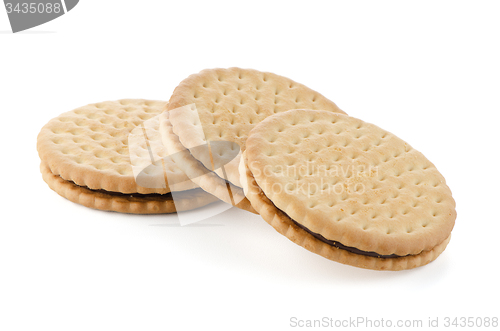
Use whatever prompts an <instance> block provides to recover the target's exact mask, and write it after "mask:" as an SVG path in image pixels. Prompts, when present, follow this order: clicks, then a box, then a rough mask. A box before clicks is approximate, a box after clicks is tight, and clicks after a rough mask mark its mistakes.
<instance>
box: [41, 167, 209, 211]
mask: <svg viewBox="0 0 500 331" xmlns="http://www.w3.org/2000/svg"><path fill="white" fill-rule="evenodd" d="M40 171H41V173H42V177H43V180H44V181H45V182H46V183H47V184H48V185H49V187H50V188H51V189H52V190H54V191H55V192H56V193H57V194H59V195H60V196H62V197H64V198H66V199H68V200H70V201H72V202H75V203H78V204H80V205H83V206H85V207H89V208H94V209H99V210H105V211H115V212H120V213H130V214H170V213H175V212H180V211H187V210H192V209H196V208H199V207H203V206H205V205H208V204H210V203H212V202H215V201H218V199H217V198H216V197H214V196H212V195H210V194H208V193H206V192H205V191H203V190H202V189H198V188H197V189H191V190H187V191H182V192H177V193H175V203H174V199H173V197H172V194H171V193H167V194H123V193H118V192H108V191H104V190H91V189H89V188H86V187H83V186H78V185H76V184H75V183H73V182H71V181H67V180H64V179H62V178H61V177H60V176H58V175H55V174H53V173H52V172H51V171H50V169H49V167H48V166H47V165H46V164H45V163H43V162H42V163H41V164H40Z"/></svg>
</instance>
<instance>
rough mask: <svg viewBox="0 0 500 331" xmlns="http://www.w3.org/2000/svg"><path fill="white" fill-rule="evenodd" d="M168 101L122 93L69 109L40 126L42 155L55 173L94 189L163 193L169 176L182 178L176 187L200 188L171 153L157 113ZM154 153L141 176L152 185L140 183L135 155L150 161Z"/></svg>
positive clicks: (177, 179)
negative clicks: (134, 141)
mask: <svg viewBox="0 0 500 331" xmlns="http://www.w3.org/2000/svg"><path fill="white" fill-rule="evenodd" d="M166 106H167V103H166V102H164V101H152V100H142V99H123V100H117V101H106V102H100V103H95V104H89V105H87V106H83V107H80V108H77V109H75V110H72V111H69V112H66V113H64V114H62V115H60V116H58V117H56V118H54V119H52V120H50V121H49V122H48V123H47V124H46V125H45V126H44V127H43V128H42V130H41V131H40V133H39V135H38V141H37V150H38V153H39V156H40V158H41V160H42V162H44V163H45V164H46V165H47V167H48V168H49V169H50V171H51V173H53V174H55V175H59V176H60V177H61V178H63V179H64V180H67V181H72V182H74V183H75V184H77V185H79V186H83V187H87V188H89V189H93V190H106V191H111V192H121V193H142V194H149V193H160V194H164V193H168V192H170V191H171V188H170V187H169V186H168V183H166V181H165V178H168V181H169V182H170V181H171V180H172V181H174V182H178V183H180V184H179V185H178V186H176V191H177V190H179V191H182V190H187V189H191V188H195V187H197V186H196V185H195V184H194V183H192V182H191V181H189V179H188V178H187V176H186V175H185V174H184V173H183V171H182V170H180V169H179V168H178V167H177V166H176V165H175V163H174V162H173V161H172V160H171V159H170V158H166V156H167V152H166V150H165V148H164V147H163V144H162V143H161V138H160V137H159V132H158V126H159V122H158V119H157V118H156V117H157V116H158V115H159V114H160V113H161V112H162V111H164V110H165V108H166ZM144 123H147V125H144ZM134 129H135V130H134ZM134 137H136V138H142V140H137V141H139V143H138V145H137V146H134V148H130V147H131V146H129V139H132V138H134ZM144 137H147V138H146V139H144ZM131 152H132V154H131ZM150 154H152V156H153V158H154V159H155V160H158V162H155V163H154V164H152V165H151V166H150V167H149V168H148V169H146V170H145V171H146V172H145V173H144V174H143V175H144V176H143V177H142V179H144V182H146V183H149V184H151V185H146V186H140V185H138V184H136V180H135V177H134V173H133V168H132V163H131V160H136V161H137V160H138V161H137V162H139V163H140V162H149V161H150V160H151V158H150ZM144 166H145V165H144Z"/></svg>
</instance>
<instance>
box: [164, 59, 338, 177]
mask: <svg viewBox="0 0 500 331" xmlns="http://www.w3.org/2000/svg"><path fill="white" fill-rule="evenodd" d="M191 104H194V105H195V106H196V107H195V109H194V107H193V108H190V107H184V106H187V105H191ZM180 107H183V108H182V109H177V110H176V108H180ZM297 108H309V109H321V110H327V111H332V112H338V113H343V111H342V110H340V109H339V108H338V107H337V106H336V105H335V104H334V103H333V102H332V101H330V100H328V99H327V98H325V97H324V96H323V95H321V94H319V93H318V92H316V91H313V90H311V89H310V88H308V87H306V86H304V85H302V84H299V83H297V82H294V81H292V80H291V79H288V78H286V77H282V76H278V75H276V74H272V73H268V72H260V71H257V70H252V69H240V68H229V69H207V70H203V71H201V72H200V73H198V74H194V75H191V76H189V77H188V78H186V79H185V80H184V81H182V82H181V83H180V84H179V86H177V87H176V89H175V90H174V92H173V94H172V96H171V98H170V101H169V105H168V109H169V110H170V121H171V124H172V127H173V132H174V133H175V134H176V135H178V136H179V139H180V142H181V143H182V144H183V145H184V146H185V147H186V148H188V149H190V150H192V149H193V148H196V147H197V146H200V145H205V144H207V141H208V142H210V141H229V142H235V143H237V144H238V145H239V147H240V149H241V151H244V150H245V141H246V138H247V136H248V133H249V132H250V130H251V129H252V128H253V127H254V126H255V125H256V124H257V123H259V122H261V121H262V120H264V119H265V118H266V117H268V116H271V115H273V114H276V113H280V112H283V111H287V110H290V109H297ZM190 110H191V111H190ZM223 152H224V151H222V153H223ZM194 154H195V153H194ZM240 155H241V154H238V156H237V157H235V158H233V159H232V160H231V161H230V162H229V163H227V164H226V165H225V170H226V172H227V178H225V179H227V180H229V181H230V182H231V183H233V184H235V185H237V186H241V185H240V179H239V171H238V166H239V159H240ZM194 156H195V157H197V158H198V159H199V161H201V162H202V163H203V164H204V165H205V167H206V168H208V169H210V168H211V166H210V160H209V159H207V158H199V157H198V156H197V155H194ZM220 157H221V158H224V155H221V156H220ZM216 173H217V174H218V175H219V176H221V177H224V174H223V169H217V170H216Z"/></svg>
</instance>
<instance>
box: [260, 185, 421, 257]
mask: <svg viewBox="0 0 500 331" xmlns="http://www.w3.org/2000/svg"><path fill="white" fill-rule="evenodd" d="M262 193H264V192H262ZM268 200H269V199H268ZM269 201H271V200H269ZM271 203H272V201H271ZM273 204H274V203H273ZM274 207H276V205H274ZM276 208H277V209H278V210H279V211H281V212H282V213H283V214H284V215H286V216H287V217H288V218H289V219H290V220H291V221H292V222H293V223H294V224H295V225H297V226H298V227H299V228H301V229H302V230H304V231H306V232H307V233H309V234H310V235H312V236H313V237H314V238H316V239H318V240H320V241H322V242H324V243H326V244H328V245H330V246H333V247H336V248H339V249H343V250H346V251H348V252H350V253H354V254H359V255H365V256H371V257H379V258H383V259H392V258H396V257H403V256H408V255H411V254H408V255H396V254H390V255H383V254H379V253H376V252H367V251H362V250H360V249H357V248H356V247H350V246H345V245H343V244H341V243H339V242H338V241H334V240H329V239H326V238H325V237H323V236H322V235H320V234H319V233H316V232H312V231H311V230H309V229H308V228H306V227H305V226H303V225H302V224H299V223H298V222H296V221H295V220H293V219H292V218H291V217H290V216H288V214H287V213H285V212H284V211H283V210H281V209H279V208H278V207H276Z"/></svg>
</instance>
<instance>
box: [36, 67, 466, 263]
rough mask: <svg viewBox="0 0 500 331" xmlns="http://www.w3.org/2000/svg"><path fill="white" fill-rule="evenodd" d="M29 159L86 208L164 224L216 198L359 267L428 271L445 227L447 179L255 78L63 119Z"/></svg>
mask: <svg viewBox="0 0 500 331" xmlns="http://www.w3.org/2000/svg"><path fill="white" fill-rule="evenodd" d="M38 151H39V154H40V157H41V159H42V165H41V167H42V173H43V175H44V179H45V181H46V182H47V183H49V185H50V186H51V188H52V189H54V190H55V191H56V192H58V193H59V194H61V195H63V196H65V197H67V198H68V199H70V200H72V201H75V202H78V203H81V204H83V205H86V206H88V207H93V208H98V209H104V210H114V211H121V212H130V213H167V212H173V211H181V210H187V209H190V208H197V207H200V206H203V205H205V204H208V203H210V202H212V201H214V200H216V199H220V200H222V201H225V202H227V203H230V204H232V205H234V206H236V207H239V208H241V209H244V210H247V211H250V212H253V213H258V214H260V215H261V216H262V218H263V219H264V220H266V221H267V222H268V223H269V224H270V225H271V226H273V227H274V228H275V229H276V230H277V231H278V232H279V233H281V234H283V235H285V236H286V237H288V238H289V239H290V240H291V241H293V242H295V243H297V244H298V245H301V246H303V247H305V248H306V249H308V250H310V251H312V252H314V253H317V254H319V255H322V256H324V257H326V258H328V259H331V260H334V261H338V262H341V263H345V264H349V265H353V266H358V267H363V268H369V269H377V270H401V269H410V268H414V267H418V266H421V265H424V264H427V263H429V262H430V261H432V260H434V259H435V258H436V257H437V256H438V255H439V254H440V253H441V252H442V251H443V250H444V249H445V247H446V245H447V244H448V242H449V240H450V233H451V230H452V228H453V225H454V221H455V218H456V212H455V203H454V200H453V198H452V196H451V192H450V190H449V188H448V187H447V186H446V183H445V180H444V178H443V177H442V175H441V174H440V173H439V172H438V171H437V169H436V168H435V167H434V165H433V164H432V163H431V162H430V161H428V160H427V159H426V158H425V157H424V156H423V155H422V154H421V153H419V152H418V151H416V150H415V149H413V148H412V147H411V146H410V145H409V144H407V143H406V142H404V141H403V140H401V139H399V138H397V137H396V136H394V135H392V134H390V133H389V132H386V131H385V130H383V129H381V128H379V127H377V126H375V125H373V124H369V123H365V122H363V121H361V120H359V119H356V118H353V117H349V116H347V115H346V114H345V113H344V112H343V111H342V110H340V109H339V108H338V107H337V106H336V105H335V104H334V103H333V102H331V101H330V100H328V99H327V98H325V97H324V96H323V95H321V94H319V93H318V92H315V91H313V90H311V89H309V88H307V87H306V86H304V85H302V84H299V83H297V82H294V81H292V80H290V79H288V78H285V77H282V76H278V75H275V74H272V73H266V72H259V71H256V70H247V69H239V68H230V69H211V70H204V71H202V72H200V73H198V74H195V75H192V76H190V77H188V78H187V79H185V80H184V81H182V82H181V83H180V84H179V86H178V87H177V88H176V89H175V90H174V92H173V94H172V96H171V98H170V101H169V102H168V103H166V102H159V101H156V102H154V101H145V100H120V101H117V102H105V103H101V104H95V105H89V106H85V107H82V108H79V109H76V110H74V111H72V112H69V113H65V114H63V115H61V116H60V117H58V118H56V119H54V120H52V121H50V122H49V123H48V124H47V125H46V126H45V127H44V128H43V129H42V132H41V133H40V135H39V138H38ZM174 191H175V192H181V193H180V194H179V193H177V194H175V195H174V196H175V197H176V198H175V199H172V194H171V193H170V192H174ZM208 193H209V194H208ZM177 196H179V197H180V198H177ZM174 200H175V201H174ZM178 202H179V204H178Z"/></svg>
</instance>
